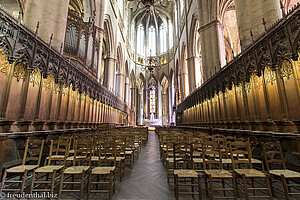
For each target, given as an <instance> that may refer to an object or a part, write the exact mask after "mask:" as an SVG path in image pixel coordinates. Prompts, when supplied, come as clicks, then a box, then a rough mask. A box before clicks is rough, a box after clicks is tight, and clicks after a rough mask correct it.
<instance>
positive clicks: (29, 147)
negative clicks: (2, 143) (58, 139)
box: [22, 139, 45, 166]
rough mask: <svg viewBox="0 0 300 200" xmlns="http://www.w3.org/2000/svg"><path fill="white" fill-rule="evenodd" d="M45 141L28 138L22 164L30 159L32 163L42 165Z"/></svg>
mask: <svg viewBox="0 0 300 200" xmlns="http://www.w3.org/2000/svg"><path fill="white" fill-rule="evenodd" d="M44 143H45V141H44V140H39V139H28V140H27V141H26V145H25V151H24V156H23V161H22V165H25V164H26V162H27V161H30V162H31V163H30V164H36V165H38V166H40V164H41V158H42V154H43V150H44Z"/></svg>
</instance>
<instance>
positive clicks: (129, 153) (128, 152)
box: [125, 151, 133, 155]
mask: <svg viewBox="0 0 300 200" xmlns="http://www.w3.org/2000/svg"><path fill="white" fill-rule="evenodd" d="M132 153H133V151H125V154H127V155H131V154H132Z"/></svg>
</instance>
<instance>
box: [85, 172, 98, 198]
mask: <svg viewBox="0 0 300 200" xmlns="http://www.w3.org/2000/svg"><path fill="white" fill-rule="evenodd" d="M92 176H93V174H92V173H90V176H89V182H88V191H87V199H89V197H90V192H91V187H92ZM97 182H99V181H97ZM97 185H98V184H97Z"/></svg>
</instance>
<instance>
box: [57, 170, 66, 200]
mask: <svg viewBox="0 0 300 200" xmlns="http://www.w3.org/2000/svg"><path fill="white" fill-rule="evenodd" d="M64 175H65V174H64V172H62V173H61V177H60V186H59V192H58V200H60V198H61V193H62V189H63V182H64Z"/></svg>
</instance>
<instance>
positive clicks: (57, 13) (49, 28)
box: [24, 0, 69, 50]
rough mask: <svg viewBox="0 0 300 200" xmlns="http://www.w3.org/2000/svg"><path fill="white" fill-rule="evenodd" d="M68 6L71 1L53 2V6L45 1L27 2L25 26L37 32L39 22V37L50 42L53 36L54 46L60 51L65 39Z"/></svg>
mask: <svg viewBox="0 0 300 200" xmlns="http://www.w3.org/2000/svg"><path fill="white" fill-rule="evenodd" d="M68 6H69V0H67V1H62V0H51V4H50V3H49V2H48V1H45V0H27V1H26V4H25V12H24V24H25V25H26V26H27V27H29V28H30V29H32V30H33V31H35V30H36V26H37V24H38V22H39V30H38V36H39V37H41V38H42V39H43V40H44V41H46V42H48V41H50V36H51V34H53V40H52V46H53V48H55V49H56V50H60V47H61V44H64V39H65V33H66V25H67V18H68Z"/></svg>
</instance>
